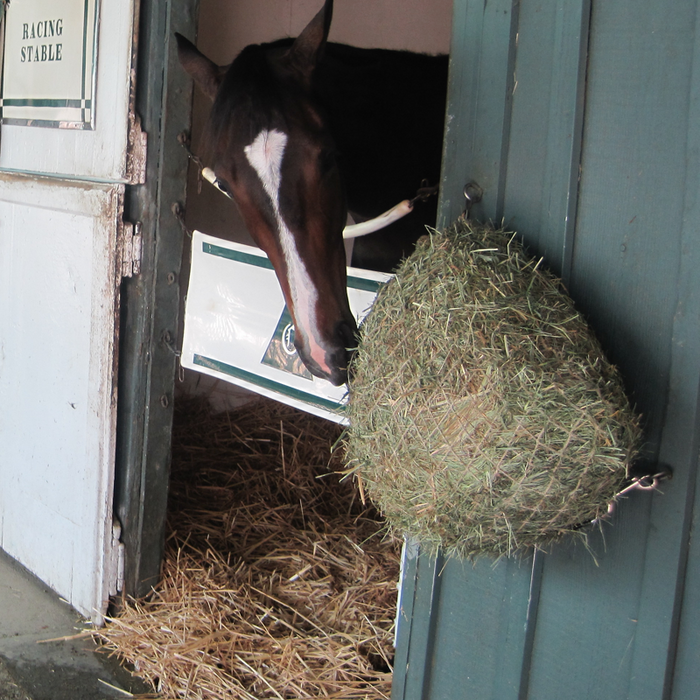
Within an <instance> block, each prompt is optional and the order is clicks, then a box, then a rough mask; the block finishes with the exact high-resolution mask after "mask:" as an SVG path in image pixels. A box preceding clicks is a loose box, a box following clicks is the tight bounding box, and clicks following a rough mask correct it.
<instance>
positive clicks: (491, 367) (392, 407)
mask: <svg viewBox="0 0 700 700" xmlns="http://www.w3.org/2000/svg"><path fill="white" fill-rule="evenodd" d="M362 336H363V337H362V342H361V345H360V350H359V352H358V354H357V357H356V360H355V362H354V375H353V381H352V387H351V394H350V420H351V428H350V429H349V431H348V434H347V464H348V469H349V471H352V472H353V473H355V474H356V475H357V476H358V477H359V478H360V479H361V480H362V482H363V483H364V486H365V487H366V488H367V491H368V493H369V494H370V496H371V497H372V499H373V500H374V501H375V503H376V504H377V505H378V506H379V508H380V509H381V511H382V513H383V514H384V516H385V517H386V518H387V520H388V522H389V523H390V525H391V526H392V527H393V528H394V529H395V530H397V531H399V532H401V533H405V534H408V535H411V536H413V537H416V538H417V539H418V540H419V541H420V542H421V543H422V544H423V545H424V546H425V547H427V548H428V549H437V548H438V547H442V548H443V549H444V550H445V551H446V552H447V554H448V555H458V556H473V555H476V554H480V553H491V554H495V555H504V554H512V553H514V552H515V551H517V550H521V549H525V548H529V547H533V546H534V547H544V546H546V545H547V544H548V543H550V542H551V541H552V540H555V539H557V538H559V537H561V536H562V535H564V534H566V533H569V532H572V531H577V530H578V527H579V526H580V524H582V523H586V522H588V521H590V520H592V519H595V518H598V517H599V516H600V515H601V514H603V513H605V512H606V510H607V507H608V504H609V503H610V502H611V501H612V500H613V499H614V497H615V494H616V493H617V492H618V490H619V488H620V486H621V484H622V482H623V481H624V479H625V476H626V472H627V468H628V466H629V463H630V461H631V460H632V459H633V458H634V456H635V453H636V447H637V444H638V442H639V436H640V429H639V420H638V418H637V416H636V415H635V414H634V412H633V411H632V410H631V408H630V406H629V403H628V401H627V398H626V396H625V393H624V390H623V387H622V382H621V381H620V378H619V376H618V374H617V372H616V370H615V368H614V367H613V366H612V365H610V363H608V362H607V361H606V360H605V358H604V356H603V353H602V351H601V349H600V346H599V344H598V342H597V340H596V339H595V337H594V336H593V334H592V333H591V331H590V330H589V328H588V326H587V324H586V322H585V321H584V319H583V318H582V316H581V315H580V314H579V313H578V312H577V311H576V310H575V308H574V306H573V303H572V301H571V299H570V298H569V297H568V296H567V295H566V293H565V292H563V291H562V287H561V283H560V281H559V280H558V279H557V278H555V277H554V276H553V275H551V274H550V273H548V272H547V271H546V270H544V269H541V267H540V265H539V263H538V262H537V261H535V260H532V259H531V258H529V257H528V256H527V255H526V254H525V253H524V251H523V248H522V246H521V245H520V244H519V243H518V241H517V240H516V239H515V238H514V236H513V234H512V233H507V232H504V231H495V230H493V229H490V228H486V227H482V226H478V227H475V226H473V225H471V224H469V223H468V222H465V221H459V222H458V223H456V224H455V225H454V226H453V227H452V228H450V229H449V230H448V231H446V232H445V233H437V232H436V233H434V234H433V235H432V236H430V237H427V236H426V237H424V239H422V240H421V241H420V242H419V245H418V247H417V249H416V251H415V253H414V254H413V255H412V256H411V257H410V258H408V259H407V260H405V261H404V262H403V263H402V265H401V267H400V268H399V270H398V271H397V274H396V277H395V279H394V280H392V281H391V282H390V283H389V284H387V285H386V286H385V287H384V288H383V289H382V291H381V292H380V294H379V296H378V298H377V301H376V303H375V306H374V307H373V310H372V312H371V313H370V314H369V316H368V318H367V320H366V321H365V323H364V325H363V331H362Z"/></svg>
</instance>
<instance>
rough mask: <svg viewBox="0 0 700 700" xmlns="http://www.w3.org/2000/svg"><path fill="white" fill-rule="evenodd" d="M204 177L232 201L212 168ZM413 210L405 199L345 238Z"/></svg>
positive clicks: (349, 228) (350, 227) (377, 227)
mask: <svg viewBox="0 0 700 700" xmlns="http://www.w3.org/2000/svg"><path fill="white" fill-rule="evenodd" d="M202 177H203V178H204V179H205V180H206V181H207V182H210V183H211V184H212V185H214V187H216V189H217V190H219V192H221V193H223V194H225V195H226V196H227V197H228V198H229V199H232V197H231V195H230V194H229V193H228V192H226V191H224V190H223V189H222V188H221V187H220V186H219V180H218V178H217V177H216V175H215V174H214V171H213V170H212V169H211V168H203V169H202ZM412 209H413V206H412V205H411V202H410V201H409V200H408V199H404V200H403V202H399V203H398V204H397V205H396V206H395V207H392V208H391V209H389V210H388V211H385V212H384V213H383V214H380V215H379V216H376V217H374V219H368V220H367V221H361V222H360V223H359V224H349V225H348V226H346V227H345V228H344V229H343V238H345V239H348V238H359V237H360V236H366V235H367V234H368V233H374V232H375V231H379V230H380V229H383V228H384V227H385V226H388V225H389V224H393V223H394V221H398V220H399V219H402V218H403V217H404V216H406V214H408V213H410V211H411V210H412Z"/></svg>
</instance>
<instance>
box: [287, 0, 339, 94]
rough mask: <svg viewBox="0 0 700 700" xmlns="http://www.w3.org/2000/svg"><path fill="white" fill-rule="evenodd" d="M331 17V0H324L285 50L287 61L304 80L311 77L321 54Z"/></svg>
mask: <svg viewBox="0 0 700 700" xmlns="http://www.w3.org/2000/svg"><path fill="white" fill-rule="evenodd" d="M332 18H333V0H326V2H325V3H324V5H323V7H322V8H321V9H320V10H319V12H318V14H317V15H316V16H315V17H314V18H313V19H312V20H311V21H310V22H309V23H308V24H307V25H306V27H305V28H304V31H303V32H302V33H301V34H300V35H299V36H298V37H297V38H296V40H295V41H294V43H293V44H292V47H291V48H290V49H289V51H288V52H287V55H286V59H287V61H288V62H289V64H290V65H291V66H292V67H293V68H294V69H296V70H297V71H298V72H299V73H300V74H301V76H302V77H303V78H304V79H305V80H306V81H309V80H310V79H311V74H312V73H313V71H314V68H315V67H316V64H317V63H318V62H319V60H320V59H321V57H322V56H323V49H324V48H325V46H326V40H327V39H328V32H329V30H330V28H331V19H332Z"/></svg>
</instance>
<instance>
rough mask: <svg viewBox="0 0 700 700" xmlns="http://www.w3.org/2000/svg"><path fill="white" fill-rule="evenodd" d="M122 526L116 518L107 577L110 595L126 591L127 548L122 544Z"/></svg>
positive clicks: (113, 523) (113, 522)
mask: <svg viewBox="0 0 700 700" xmlns="http://www.w3.org/2000/svg"><path fill="white" fill-rule="evenodd" d="M121 537H122V526H121V523H120V522H119V520H117V518H116V517H115V518H114V519H113V521H112V547H111V549H110V554H109V563H108V570H107V575H108V576H109V579H108V580H109V595H111V596H112V595H117V593H121V591H123V590H124V562H125V560H126V548H125V547H124V545H123V544H122V542H120V540H121Z"/></svg>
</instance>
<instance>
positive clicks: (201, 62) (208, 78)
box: [175, 32, 222, 102]
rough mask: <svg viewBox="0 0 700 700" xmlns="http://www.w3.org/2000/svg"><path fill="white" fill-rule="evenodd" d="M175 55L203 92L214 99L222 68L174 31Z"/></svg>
mask: <svg viewBox="0 0 700 700" xmlns="http://www.w3.org/2000/svg"><path fill="white" fill-rule="evenodd" d="M175 38H176V39H177V55H178V58H179V59H180V63H181V64H182V67H183V68H184V69H185V70H186V71H187V72H188V73H189V74H190V75H191V76H192V77H193V78H194V80H195V82H196V83H197V85H199V87H200V88H202V91H203V92H204V94H205V95H206V96H207V97H208V98H209V99H210V100H212V102H213V101H214V98H215V97H216V93H217V92H218V90H219V85H220V83H221V77H222V70H221V68H219V66H217V65H216V63H214V62H213V61H210V60H209V59H208V58H207V57H206V56H205V55H204V54H203V53H201V52H200V51H199V50H198V49H197V47H196V46H195V45H194V44H193V43H192V42H191V41H189V40H188V39H185V37H184V36H182V34H178V33H177V32H175Z"/></svg>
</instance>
